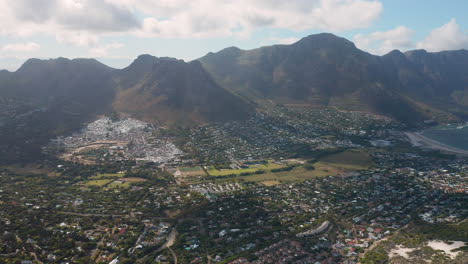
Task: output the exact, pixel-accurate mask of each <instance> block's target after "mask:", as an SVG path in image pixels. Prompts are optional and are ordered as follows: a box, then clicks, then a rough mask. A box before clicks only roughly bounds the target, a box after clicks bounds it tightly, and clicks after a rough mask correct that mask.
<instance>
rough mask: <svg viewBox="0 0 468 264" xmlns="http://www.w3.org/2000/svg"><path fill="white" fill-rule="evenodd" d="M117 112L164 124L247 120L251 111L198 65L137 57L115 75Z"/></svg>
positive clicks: (195, 63)
mask: <svg viewBox="0 0 468 264" xmlns="http://www.w3.org/2000/svg"><path fill="white" fill-rule="evenodd" d="M115 81H116V83H117V95H116V99H115V101H114V104H113V106H114V108H115V110H117V111H118V112H125V113H130V114H132V115H133V116H135V117H137V118H140V119H143V120H147V121H151V122H159V123H163V124H175V123H184V124H191V123H203V122H207V121H228V120H234V119H242V118H246V117H247V115H248V114H249V113H251V112H252V111H254V109H253V107H252V106H251V105H250V104H249V103H247V102H245V101H244V100H242V99H240V98H239V97H237V96H235V95H233V94H232V93H230V92H228V91H227V90H225V89H223V88H221V87H219V86H218V85H217V84H216V83H215V82H214V81H213V80H212V79H211V77H210V76H209V75H208V74H207V73H206V71H205V70H204V69H203V68H202V67H201V65H200V63H199V62H198V61H194V62H190V63H186V62H184V61H181V60H176V59H172V58H156V57H153V56H150V55H141V56H139V57H138V58H137V59H136V60H135V61H134V62H133V63H132V64H131V65H130V66H129V67H127V68H125V69H123V70H121V71H118V72H117V73H116V78H115Z"/></svg>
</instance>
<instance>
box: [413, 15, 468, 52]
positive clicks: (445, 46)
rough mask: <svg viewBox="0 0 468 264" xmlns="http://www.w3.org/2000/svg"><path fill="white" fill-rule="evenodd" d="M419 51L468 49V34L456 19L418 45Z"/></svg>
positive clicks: (433, 31) (436, 30)
mask: <svg viewBox="0 0 468 264" xmlns="http://www.w3.org/2000/svg"><path fill="white" fill-rule="evenodd" d="M417 47H418V48H419V49H426V50H428V51H442V50H457V49H468V33H467V32H466V31H465V32H464V31H463V30H462V29H461V28H460V25H458V23H457V21H456V20H455V19H452V20H450V21H449V22H448V23H447V24H445V25H443V26H441V27H439V28H436V29H434V30H432V31H431V33H429V35H428V36H427V37H426V38H425V39H424V40H423V41H421V42H419V43H418V44H417Z"/></svg>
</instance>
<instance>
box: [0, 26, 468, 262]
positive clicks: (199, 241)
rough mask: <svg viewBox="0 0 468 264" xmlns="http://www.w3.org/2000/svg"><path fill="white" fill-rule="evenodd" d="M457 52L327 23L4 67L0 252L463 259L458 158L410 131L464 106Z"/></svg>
mask: <svg viewBox="0 0 468 264" xmlns="http://www.w3.org/2000/svg"><path fill="white" fill-rule="evenodd" d="M467 62H468V55H467V53H466V51H465V50H460V51H447V52H434V53H430V52H426V51H422V50H416V51H408V52H405V53H402V52H399V51H392V52H390V53H388V54H386V55H383V56H376V55H371V54H369V53H367V52H364V51H362V50H359V49H358V48H356V46H355V45H354V44H353V43H352V42H350V41H348V40H346V39H343V38H340V37H337V36H334V35H332V34H328V33H326V34H317V35H312V36H309V37H305V38H303V39H301V40H299V41H298V42H296V43H294V44H291V45H274V46H267V47H262V48H258V49H253V50H241V49H238V48H235V47H231V48H227V49H224V50H221V51H220V52H217V53H209V54H207V55H206V56H204V57H202V58H200V59H197V60H194V61H191V62H185V61H183V60H178V59H174V58H166V57H162V58H158V57H154V56H151V55H140V56H138V57H137V58H136V59H135V60H134V61H133V62H132V63H131V64H130V65H129V66H127V67H125V68H122V69H114V68H111V67H108V66H106V65H104V64H102V63H100V62H99V61H97V60H94V59H72V60H69V59H65V58H58V59H50V60H39V59H30V60H28V61H27V62H26V63H25V64H24V65H23V66H21V67H20V68H19V69H18V70H17V71H16V72H8V71H2V72H1V75H0V263H6V264H17V263H20V264H29V263H60V264H65V263H83V264H89V263H110V264H129V263H140V264H145V263H183V264H185V263H193V264H195V263H200V264H202V263H220V264H241V263H246V264H247V263H250V264H253V263H297V264H300V263H323V264H331V263H347V264H351V263H363V264H374V263H395V264H396V263H450V264H462V263H463V264H464V263H466V259H468V251H467V244H466V243H468V226H467V225H466V223H467V218H468V207H467V205H468V196H467V194H468V165H467V164H468V163H467V161H468V160H467V157H466V155H461V154H463V153H460V151H458V152H457V151H453V149H452V151H450V149H445V151H444V149H441V147H440V146H439V147H437V148H426V147H424V146H421V145H418V144H415V143H417V142H415V135H418V134H417V133H418V132H419V131H421V130H427V129H431V127H433V126H435V125H438V124H447V123H449V124H453V125H454V126H455V127H462V126H461V125H458V124H463V123H464V122H466V117H467V116H468V115H467V113H468V108H467V105H466V104H465V103H466V102H465V101H464V100H462V99H463V98H464V96H465V95H466V93H467V90H466V83H467V81H468V80H467V79H466V76H468V75H467V72H466V69H467V67H465V66H467V65H468V63H467ZM426 141H427V140H426ZM433 145H434V144H433ZM439 145H441V143H439ZM441 150H442V151H441ZM447 150H449V151H447Z"/></svg>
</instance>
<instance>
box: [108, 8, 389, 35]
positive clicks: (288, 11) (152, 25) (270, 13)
mask: <svg viewBox="0 0 468 264" xmlns="http://www.w3.org/2000/svg"><path fill="white" fill-rule="evenodd" d="M108 1H110V0H108ZM117 2H118V3H119V4H120V5H123V6H127V7H129V8H135V7H136V6H140V7H144V9H142V10H141V11H142V12H143V13H145V14H147V15H148V17H147V18H146V19H145V20H144V22H143V28H142V29H141V30H140V31H139V35H140V36H148V37H165V38H193V37H199V38H203V37H213V36H245V35H246V34H247V35H248V34H249V33H250V32H252V31H253V30H255V29H258V28H280V29H289V30H293V31H304V30H310V29H318V30H326V31H333V32H340V31H346V30H350V29H356V28H363V27H367V26H369V25H370V23H372V22H373V21H374V20H375V19H377V18H378V17H379V16H380V13H381V11H382V4H381V3H380V2H378V1H370V0H291V1H284V0H258V1H251V0H238V1H217V0H200V1H188V0H171V1H169V0H165V1H152V0H140V1H137V0H117Z"/></svg>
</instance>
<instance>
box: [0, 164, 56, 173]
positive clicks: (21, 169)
mask: <svg viewBox="0 0 468 264" xmlns="http://www.w3.org/2000/svg"><path fill="white" fill-rule="evenodd" d="M1 168H5V169H7V170H10V171H12V172H14V173H16V174H19V175H32V174H34V175H39V174H46V175H48V174H49V173H53V170H52V169H50V168H39V166H38V165H37V164H34V163H30V164H15V165H10V166H1Z"/></svg>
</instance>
